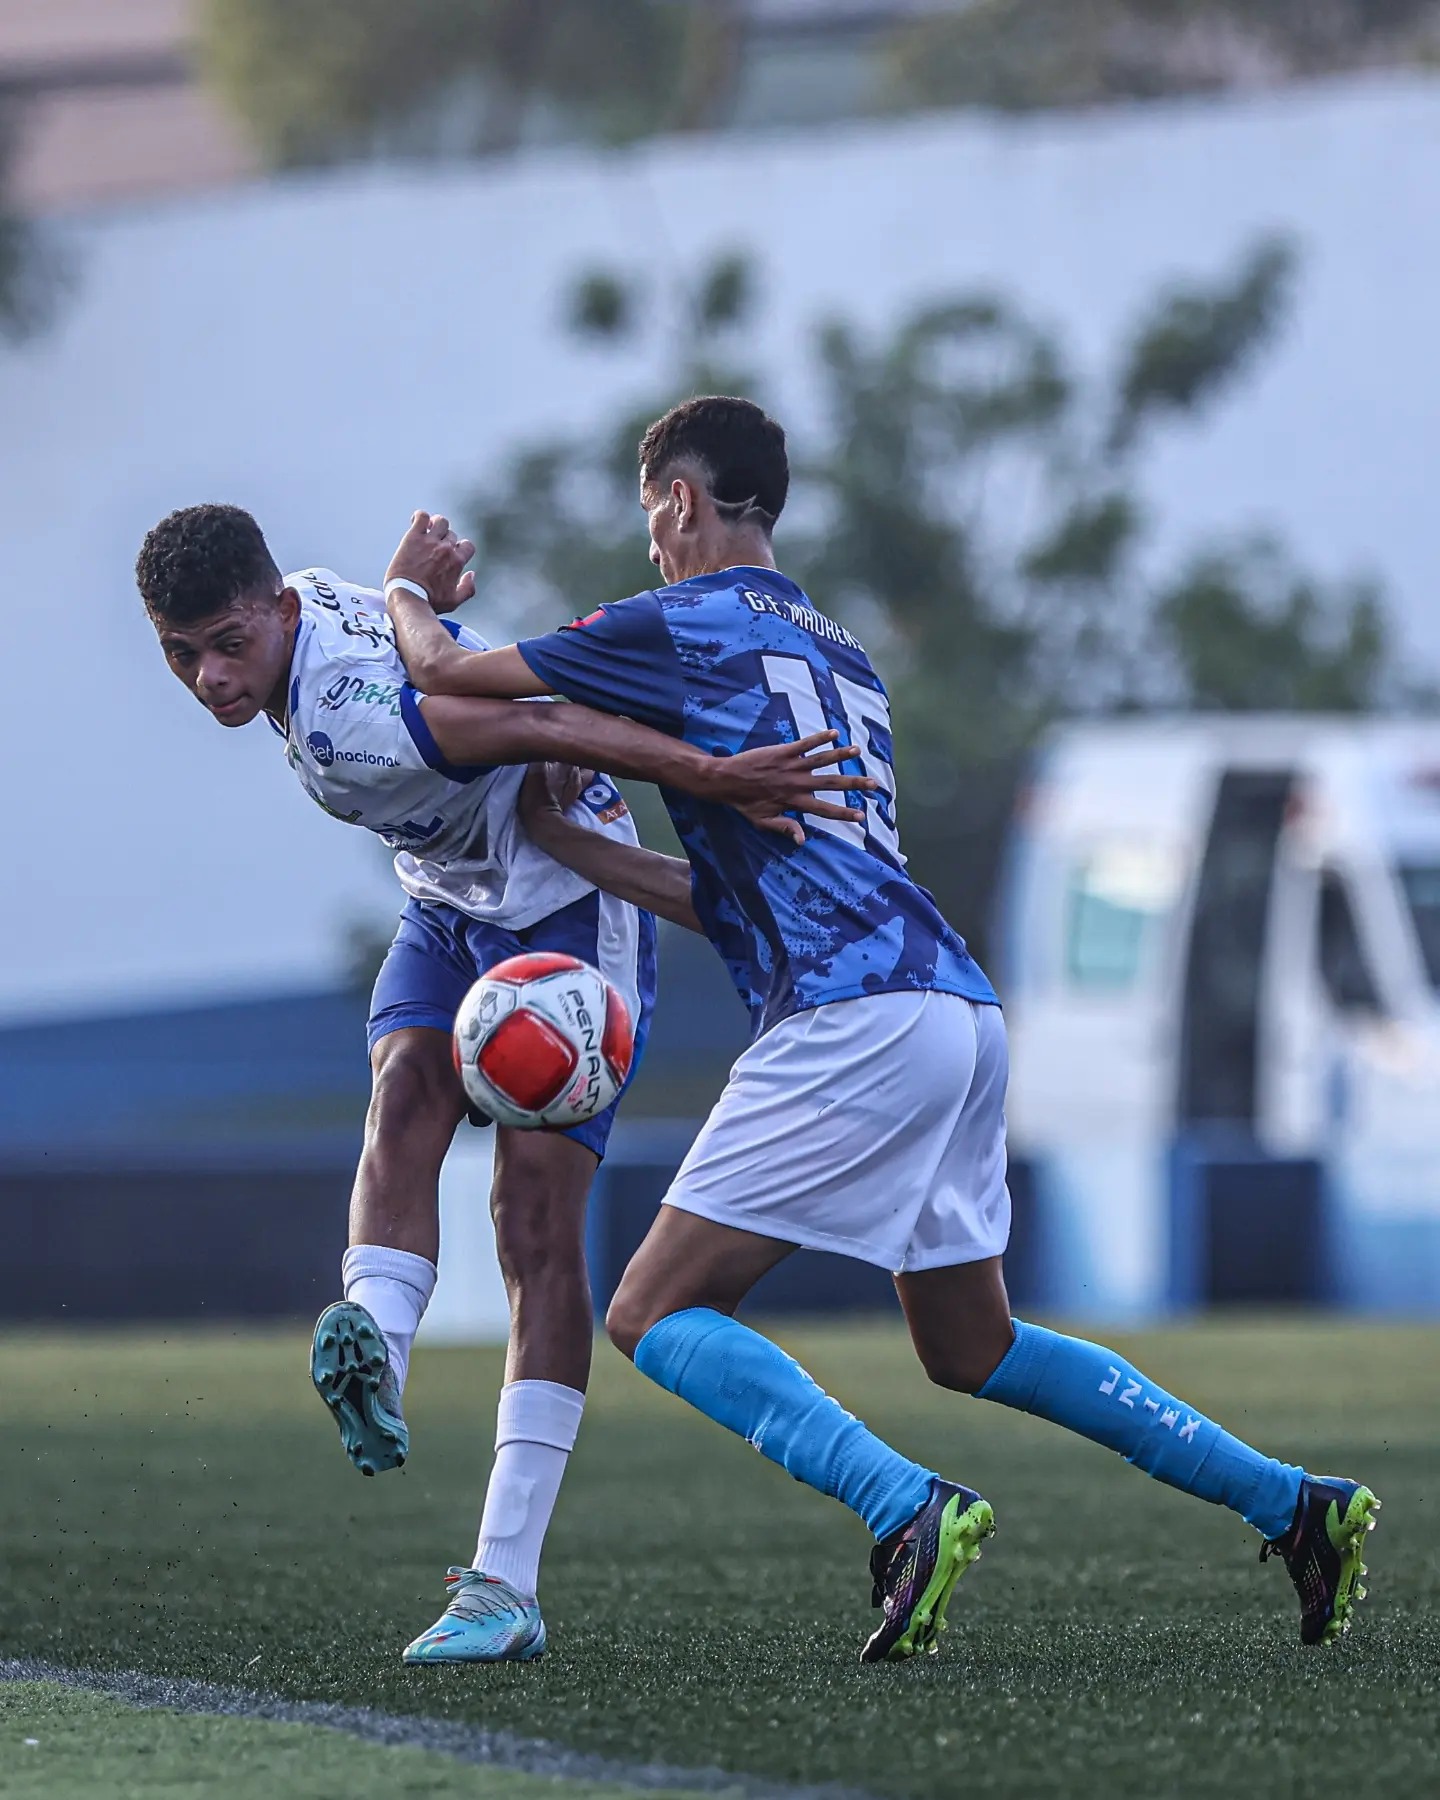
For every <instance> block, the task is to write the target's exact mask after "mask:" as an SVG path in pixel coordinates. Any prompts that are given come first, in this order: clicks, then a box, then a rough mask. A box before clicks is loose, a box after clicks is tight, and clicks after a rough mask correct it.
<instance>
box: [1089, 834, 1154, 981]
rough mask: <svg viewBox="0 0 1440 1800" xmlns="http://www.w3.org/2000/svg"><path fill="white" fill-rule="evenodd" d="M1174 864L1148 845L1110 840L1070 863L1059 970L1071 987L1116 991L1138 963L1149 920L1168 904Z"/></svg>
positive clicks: (1129, 978)
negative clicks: (1061, 958) (1061, 963)
mask: <svg viewBox="0 0 1440 1800" xmlns="http://www.w3.org/2000/svg"><path fill="white" fill-rule="evenodd" d="M1177 873H1178V871H1177V866H1176V862H1175V859H1174V858H1173V857H1172V856H1168V855H1165V854H1164V853H1162V852H1160V851H1157V850H1156V849H1155V848H1154V847H1153V846H1151V845H1148V844H1110V845H1106V846H1105V847H1103V848H1101V849H1098V850H1095V851H1092V852H1091V853H1090V854H1089V855H1087V856H1085V857H1083V858H1081V859H1080V860H1079V861H1077V862H1076V863H1074V864H1073V865H1072V867H1071V870H1070V880H1069V883H1068V886H1067V890H1066V896H1065V972H1066V975H1067V977H1068V979H1069V982H1070V985H1071V986H1072V987H1080V988H1101V989H1105V990H1107V991H1109V992H1116V991H1118V990H1121V989H1123V988H1128V987H1130V986H1132V985H1133V984H1134V982H1135V980H1136V979H1137V977H1138V976H1139V974H1140V971H1141V969H1142V967H1143V966H1144V957H1145V953H1146V943H1147V941H1148V939H1149V936H1150V932H1151V930H1152V927H1153V926H1154V924H1155V922H1156V921H1157V920H1158V919H1159V918H1161V917H1162V916H1163V915H1164V913H1165V912H1166V911H1168V909H1169V907H1170V906H1171V904H1172V903H1173V900H1174V897H1175V886H1176V879H1177Z"/></svg>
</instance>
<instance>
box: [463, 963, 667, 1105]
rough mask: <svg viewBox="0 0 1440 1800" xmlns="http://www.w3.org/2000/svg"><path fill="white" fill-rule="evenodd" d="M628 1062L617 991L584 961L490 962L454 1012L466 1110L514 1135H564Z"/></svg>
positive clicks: (614, 1085)
mask: <svg viewBox="0 0 1440 1800" xmlns="http://www.w3.org/2000/svg"><path fill="white" fill-rule="evenodd" d="M634 1055H635V1027H634V1026H633V1024H632V1023H631V1020H630V1011H629V1008H628V1007H627V1006H626V1004H625V1002H624V1001H623V1000H622V999H621V998H620V996H619V994H618V993H616V991H615V989H614V988H613V987H612V986H611V985H610V983H609V982H608V981H607V980H606V979H605V977H604V976H603V975H602V974H601V973H600V971H599V970H598V969H592V968H591V966H590V964H589V963H585V962H581V961H580V960H579V958H578V957H574V956H561V955H559V954H558V953H556V952H554V951H550V950H540V951H533V952H531V953H530V954H528V955H525V956H512V957H510V958H509V960H508V961H506V962H502V963H496V965H495V967H494V968H493V969H491V970H490V971H489V972H488V973H487V974H485V975H482V976H481V978H480V979H479V981H477V982H476V983H475V985H474V987H472V988H471V990H470V992H469V993H468V994H467V995H466V996H465V998H464V999H463V1000H462V1001H461V1002H460V1010H459V1012H458V1013H456V1015H455V1067H456V1069H457V1070H458V1071H459V1074H460V1079H461V1081H462V1082H464V1084H465V1092H466V1094H467V1095H468V1096H469V1098H470V1103H471V1105H472V1106H475V1107H478V1108H479V1110H480V1111H481V1112H483V1113H487V1114H488V1115H489V1116H490V1117H491V1118H492V1119H494V1120H495V1122H496V1123H497V1124H499V1125H515V1126H518V1127H519V1128H520V1129H521V1130H522V1131H542V1130H550V1131H565V1130H567V1129H568V1128H569V1127H570V1126H572V1125H583V1124H584V1123H585V1122H586V1120H587V1119H593V1118H594V1117H595V1115H596V1114H597V1113H602V1112H604V1110H605V1108H606V1107H607V1106H609V1104H610V1102H611V1101H612V1100H613V1099H614V1098H615V1096H616V1095H617V1094H618V1093H619V1092H620V1090H621V1088H622V1087H624V1085H625V1077H626V1076H627V1075H628V1074H629V1073H630V1063H631V1060H632V1059H633V1057H634Z"/></svg>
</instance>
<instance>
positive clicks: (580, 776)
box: [519, 763, 595, 843]
mask: <svg viewBox="0 0 1440 1800" xmlns="http://www.w3.org/2000/svg"><path fill="white" fill-rule="evenodd" d="M594 779H595V777H594V774H593V773H592V772H591V771H590V770H589V769H576V768H573V767H572V766H571V765H570V764H569V763H531V765H530V767H529V769H528V770H527V771H526V774H525V779H524V781H523V782H522V783H521V784H520V807H519V811H520V823H521V825H523V826H524V828H525V830H526V831H527V832H528V833H529V834H530V836H531V837H532V838H534V839H535V841H536V842H537V843H538V842H539V841H540V839H541V838H542V837H543V836H544V835H545V833H546V831H547V830H548V831H553V830H554V828H555V827H556V825H558V824H563V823H564V822H565V814H566V813H567V812H569V810H570V808H571V807H572V806H573V805H574V804H575V802H576V801H577V800H578V799H579V798H580V796H581V795H582V794H583V793H584V792H585V790H586V788H587V787H589V785H590V783H591V782H592V781H593V780H594Z"/></svg>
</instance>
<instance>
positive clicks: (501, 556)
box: [472, 241, 1400, 926]
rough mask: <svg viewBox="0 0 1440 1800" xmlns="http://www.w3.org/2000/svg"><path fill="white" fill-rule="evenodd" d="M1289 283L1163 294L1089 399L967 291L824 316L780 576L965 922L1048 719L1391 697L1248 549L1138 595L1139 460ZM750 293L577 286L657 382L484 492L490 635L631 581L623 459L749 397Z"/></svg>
mask: <svg viewBox="0 0 1440 1800" xmlns="http://www.w3.org/2000/svg"><path fill="white" fill-rule="evenodd" d="M1293 262H1294V259H1293V257H1292V254H1291V252H1290V251H1289V250H1288V248H1287V247H1286V246H1285V245H1284V244H1282V243H1279V242H1274V241H1269V242H1264V243H1261V244H1259V245H1257V246H1255V247H1254V248H1253V249H1252V250H1251V252H1250V253H1249V254H1248V255H1247V256H1245V257H1244V258H1243V259H1242V261H1241V263H1240V265H1239V266H1238V267H1237V268H1236V270H1235V271H1233V273H1232V274H1231V275H1230V276H1228V277H1227V278H1225V279H1222V280H1220V281H1217V282H1215V283H1212V284H1208V285H1201V284H1190V285H1182V286H1176V287H1174V288H1172V289H1170V290H1167V291H1166V292H1163V293H1161V294H1160V295H1158V296H1157V297H1156V298H1155V299H1154V300H1153V302H1152V303H1151V304H1150V305H1148V306H1147V307H1145V308H1144V309H1143V310H1142V311H1141V312H1140V314H1139V315H1138V317H1137V318H1136V320H1135V322H1134V324H1133V326H1132V327H1131V329H1130V330H1129V331H1128V332H1127V333H1126V334H1125V335H1124V338H1123V340H1122V342H1121V343H1120V345H1119V348H1118V354H1117V356H1116V357H1115V359H1114V360H1113V362H1112V363H1111V365H1110V366H1109V367H1108V369H1106V370H1105V371H1104V372H1103V373H1102V374H1100V375H1099V376H1091V377H1088V378H1087V377H1085V376H1082V374H1081V373H1080V372H1078V371H1077V370H1075V369H1074V368H1072V367H1071V366H1070V364H1069V362H1068V361H1067V359H1066V357H1065V355H1064V352H1063V349H1062V346H1061V345H1060V343H1059V342H1058V340H1057V339H1056V338H1055V337H1054V336H1053V335H1052V334H1051V333H1049V332H1048V331H1046V330H1044V329H1043V328H1042V327H1040V326H1039V325H1038V324H1037V323H1035V321H1033V320H1031V319H1029V318H1027V317H1026V316H1025V315H1024V314H1023V313H1022V312H1021V311H1020V310H1019V309H1018V308H1016V307H1015V306H1014V305H1013V304H1011V303H1010V302H1008V301H1005V300H1003V299H1000V298H997V297H994V296H988V295H973V296H968V297H964V298H960V299H956V300H952V301H949V302H946V303H944V304H942V305H937V306H931V307H927V308H924V309H922V310H921V311H919V312H918V313H916V314H915V315H914V316H913V317H911V318H909V319H907V320H905V321H903V322H902V323H901V325H900V326H899V328H898V329H897V330H895V331H893V332H892V333H890V334H889V335H888V336H882V337H880V338H879V339H877V340H876V341H873V342H869V341H866V340H864V339H863V338H862V336H861V334H859V333H858V332H857V331H856V330H855V329H854V328H852V327H850V326H848V325H846V324H842V323H830V324H827V325H824V326H822V327H821V328H820V329H819V330H818V332H817V334H816V338H815V349H816V355H817V365H818V376H819V395H820V400H821V405H820V407H819V409H818V413H816V414H812V419H814V421H815V422H814V423H813V424H812V425H810V426H809V427H808V428H806V429H804V430H802V431H797V432H795V433H793V434H792V459H793V463H794V470H795V478H796V480H795V494H794V498H793V500H792V503H791V508H790V510H789V511H787V514H786V519H785V522H784V526H783V529H782V538H781V546H780V549H781V556H782V559H783V562H784V566H785V568H786V570H787V572H788V573H790V574H791V575H793V576H794V577H795V578H796V579H797V580H799V581H801V583H802V584H803V585H804V586H805V587H806V588H807V589H808V591H809V592H811V593H812V594H813V595H814V596H815V598H816V600H817V602H818V603H819V604H821V605H822V606H824V607H825V608H826V609H827V610H829V611H832V612H834V613H837V614H838V615H840V616H841V617H843V618H845V619H846V621H847V622H848V623H850V624H851V625H852V627H854V628H856V629H858V630H859V632H860V634H861V635H862V637H863V638H864V639H865V641H866V643H867V644H868V646H869V647H870V650H871V652H872V654H873V655H874V656H875V658H876V661H877V663H878V664H879V665H880V667H881V668H882V669H883V670H884V672H885V675H886V678H887V682H888V684H889V686H890V689H891V694H892V700H893V704H894V709H895V714H896V726H897V733H896V735H897V743H898V744H899V746H900V754H901V759H902V769H901V779H902V788H903V794H904V810H905V814H906V826H905V830H906V837H907V843H908V846H909V848H910V850H911V854H912V857H913V858H914V860H915V863H916V866H917V869H918V870H919V872H920V874H921V876H922V878H923V879H926V880H927V881H928V883H929V884H930V885H931V886H932V887H934V888H936V890H937V892H938V893H939V894H940V896H941V898H942V901H943V902H944V903H946V904H947V905H948V906H949V908H950V909H951V910H952V911H953V913H954V914H955V916H956V917H957V918H959V919H961V920H962V921H969V922H970V923H971V924H972V926H973V923H974V921H976V920H977V919H981V918H983V917H984V916H985V911H986V908H987V904H988V897H989V893H990V889H991V884H992V882H993V879H994V876H995V871H996V868H997V865H998V858H999V848H1000V842H1001V836H1002V833H1003V828H1004V823H1005V819H1006V816H1007V814H1008V810H1009V805H1010V798H1011V791H1012V785H1013V782H1014V779H1015V777H1016V773H1017V770H1018V769H1019V767H1020V764H1021V760H1022V758H1023V755H1024V753H1025V751H1026V750H1027V749H1028V747H1029V746H1030V745H1032V744H1033V743H1034V742H1035V740H1036V738H1037V736H1038V735H1039V734H1040V733H1041V732H1042V731H1043V730H1044V728H1045V727H1046V726H1047V725H1049V724H1050V723H1052V722H1053V721H1055V720H1057V719H1059V718H1062V717H1066V716H1073V715H1076V714H1084V713H1097V712H1106V711H1115V710H1121V709H1125V710H1133V709H1138V708H1153V707H1166V708H1181V707H1217V708H1227V709H1228V708H1240V709H1249V708H1256V707H1273V708H1290V707H1298V708H1327V709H1338V710H1355V709H1359V708H1364V707H1368V706H1373V705H1375V704H1377V703H1378V702H1379V701H1380V700H1381V699H1382V698H1384V697H1386V696H1387V695H1389V694H1392V693H1396V692H1398V691H1399V688H1400V682H1399V678H1398V676H1397V674H1396V670H1395V667H1394V661H1393V658H1392V655H1391V652H1390V646H1389V640H1388V636H1387V632H1386V629H1385V622H1384V617H1383V613H1382V611H1381V607H1380V603H1379V599H1378V596H1377V595H1376V593H1375V591H1374V590H1373V589H1371V588H1369V587H1365V586H1363V585H1357V584H1354V583H1339V584H1334V585H1327V584H1326V583H1324V582H1323V581H1320V580H1319V579H1317V578H1315V577H1312V576H1308V575H1305V574H1303V573H1302V572H1300V571H1299V570H1297V569H1296V568H1294V567H1293V565H1292V564H1291V563H1290V561H1289V560H1288V558H1287V557H1286V555H1285V553H1284V551H1283V550H1282V548H1281V547H1280V546H1279V545H1278V544H1277V543H1275V542H1273V541H1270V540H1260V541H1251V542H1247V543H1241V544H1239V545H1235V544H1227V543H1224V542H1222V543H1220V544H1218V545H1209V546H1202V547H1201V548H1200V549H1199V550H1198V551H1197V552H1196V553H1195V554H1194V555H1193V556H1192V557H1191V558H1190V560H1188V561H1187V562H1186V563H1185V564H1184V565H1183V566H1182V567H1181V568H1180V569H1179V571H1178V572H1170V573H1165V572H1163V571H1158V572H1157V570H1156V568H1155V566H1154V564H1155V557H1154V554H1153V551H1152V550H1151V547H1150V545H1149V542H1148V531H1147V527H1148V522H1149V520H1148V509H1147V507H1146V504H1145V500H1144V498H1143V492H1142V484H1141V479H1140V467H1139V458H1140V456H1141V454H1142V452H1143V451H1144V450H1145V448H1146V447H1147V446H1148V444H1149V442H1150V441H1151V439H1152V437H1153V435H1154V434H1155V433H1156V432H1157V431H1159V430H1162V429H1173V427H1174V426H1175V425H1176V424H1177V423H1182V422H1185V421H1189V420H1193V419H1195V418H1196V417H1198V416H1199V414H1200V413H1201V412H1202V410H1203V409H1204V408H1205V407H1207V406H1208V405H1210V404H1212V403H1213V402H1214V401H1215V400H1216V399H1217V398H1218V397H1219V395H1220V394H1221V393H1222V392H1223V391H1224V390H1225V389H1226V388H1227V387H1229V386H1230V385H1232V384H1233V383H1235V382H1237V381H1238V380H1239V379H1240V378H1241V377H1242V376H1243V375H1244V373H1245V372H1246V371H1247V370H1249V369H1251V368H1252V367H1253V366H1254V364H1255V361H1256V359H1257V357H1258V355H1259V354H1260V352H1261V351H1262V350H1263V348H1264V346H1265V345H1266V343H1267V342H1268V341H1270V339H1271V338H1272V337H1273V335H1274V333H1275V332H1276V330H1277V328H1278V326H1279V324H1280V322H1281V320H1282V319H1283V317H1284V315H1285V312H1286V308H1287V301H1288V296H1289V292H1290V287H1291V282H1292V276H1293ZM754 300H755V281H754V277H753V274H752V272H751V271H749V270H748V269H747V268H746V267H745V265H744V264H743V262H741V261H738V260H737V259H735V258H733V257H729V258H724V259H722V260H721V261H720V262H718V263H717V264H716V265H714V266H713V267H712V268H711V269H709V270H706V271H702V272H701V274H700V276H699V278H698V279H697V281H696V282H695V284H694V286H693V287H692V288H691V289H689V290H688V291H686V292H685V293H684V294H683V295H682V296H681V300H680V305H679V306H678V308H677V309H675V312H674V315H673V321H672V325H671V326H670V328H669V329H668V330H667V328H666V326H665V324H664V323H663V321H662V319H661V318H660V316H659V315H658V313H657V312H656V310H655V309H656V308H657V306H658V305H659V302H658V301H657V300H656V298H655V296H654V289H653V286H649V285H647V287H646V288H645V290H644V291H643V293H642V291H641V290H640V289H639V288H638V287H637V286H632V285H630V284H628V283H627V282H626V281H625V280H623V279H621V278H619V277H617V276H614V275H611V274H604V275H599V274H597V275H591V276H589V277H587V278H586V280H585V281H584V282H582V283H581V284H580V285H579V287H578V288H577V290H576V296H575V298H574V301H573V304H572V306H571V309H570V317H571V318H572V320H573V321H574V322H575V324H576V325H577V327H579V328H582V329H583V330H584V331H585V332H586V333H587V334H589V335H590V337H591V338H592V339H594V340H595V341H597V342H599V343H624V342H628V341H630V340H631V339H633V338H636V337H643V338H644V340H645V342H646V347H647V352H648V353H649V355H650V357H651V358H652V360H660V361H662V362H668V363H669V365H670V366H671V367H673V368H675V369H676V371H677V373H676V375H675V377H674V379H673V380H672V381H671V382H669V383H668V384H667V385H666V388H665V389H664V390H663V391H657V392H656V393H654V394H653V395H652V396H651V398H650V400H649V401H648V403H647V404H645V405H644V406H641V407H636V408H633V409H627V411H626V415H625V416H624V417H622V418H621V419H619V420H617V421H616V422H615V423H614V424H613V425H610V426H608V427H604V428H602V429H601V430H599V431H597V432H594V433H590V434H587V435H586V436H585V437H583V438H574V439H565V440H560V441H557V442H554V443H550V444H547V445H544V446H540V447H535V448H531V449H529V450H527V451H525V452H524V453H523V454H521V455H520V456H519V457H517V458H516V459H515V460H514V461H513V463H512V464H511V465H510V467H509V469H508V470H507V471H506V472H505V473H504V474H503V475H502V476H501V478H500V479H499V480H498V481H497V482H496V483H495V484H494V485H492V486H491V487H489V488H487V489H486V490H485V491H484V492H483V493H482V494H481V495H480V496H479V497H478V499H477V500H476V501H475V503H474V505H473V508H472V511H473V513H474V516H475V519H476V525H477V537H478V539H479V542H480V544H481V568H482V570H483V577H482V579H483V584H484V597H483V602H482V604H483V606H484V608H485V615H486V618H487V620H488V619H493V618H494V617H495V616H496V614H497V612H498V613H499V615H500V616H501V618H503V619H504V622H505V624H506V625H507V626H508V627H518V626H519V625H520V624H521V623H522V622H523V621H524V620H525V619H528V620H530V621H532V622H534V623H537V624H546V623H553V622H554V621H556V620H557V619H559V618H562V617H567V616H570V615H573V614H574V613H577V612H581V611H585V610H588V609H589V608H590V607H592V606H593V605H595V604H596V603H597V602H599V601H601V600H604V599H607V598H613V597H618V596H619V595H621V594H625V593H630V592H635V591H637V590H640V589H643V588H645V587H648V586H650V585H651V583H652V582H653V580H654V571H653V570H652V569H651V568H650V566H649V564H648V562H647V561H646V554H645V553H646V544H645V538H644V533H643V530H642V528H641V524H640V519H639V516H638V512H637V473H636V461H635V446H636V443H637V441H638V439H639V436H640V434H641V431H642V430H643V428H644V426H645V425H646V424H647V423H648V422H649V420H650V419H652V418H653V417H655V416H656V415H657V414H658V413H659V412H661V411H662V410H663V409H664V408H665V407H666V406H667V405H670V404H672V403H673V402H674V401H675V400H676V399H677V398H678V397H679V396H680V395H682V394H685V393H703V392H714V391H717V390H718V391H731V392H736V391H738V392H747V391H754V389H753V384H752V383H751V382H749V381H746V380H745V379H743V377H742V376H741V375H740V374H739V373H738V372H737V371H736V370H735V369H734V368H733V367H728V366H727V365H728V364H729V363H730V362H731V359H732V357H733V355H734V352H735V351H736V350H737V349H738V348H739V346H740V345H741V344H742V343H743V341H744V334H745V327H746V324H747V322H748V320H749V317H750V313H751V308H752V307H753V304H754ZM667 337H669V338H671V339H672V342H671V350H670V354H669V356H668V358H667V357H664V356H663V354H662V355H660V356H658V357H657V351H661V352H663V346H664V343H665V341H666V339H667ZM657 339H658V340H659V343H658V344H657V341H656V340H657ZM491 629H492V630H493V626H492V628H491Z"/></svg>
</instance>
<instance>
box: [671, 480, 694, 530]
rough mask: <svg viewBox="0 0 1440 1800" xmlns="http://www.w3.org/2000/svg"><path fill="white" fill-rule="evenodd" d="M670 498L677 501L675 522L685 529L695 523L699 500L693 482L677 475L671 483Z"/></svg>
mask: <svg viewBox="0 0 1440 1800" xmlns="http://www.w3.org/2000/svg"><path fill="white" fill-rule="evenodd" d="M670 498H671V499H672V500H673V501H674V502H675V523H676V524H677V525H678V526H679V527H680V529H681V530H682V531H684V530H685V529H686V527H687V526H690V525H693V524H694V523H695V514H696V510H697V502H696V493H695V488H694V486H693V484H692V483H690V482H688V481H686V480H684V479H683V477H681V476H679V475H677V476H676V477H675V479H674V480H673V481H672V482H671V483H670Z"/></svg>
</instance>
